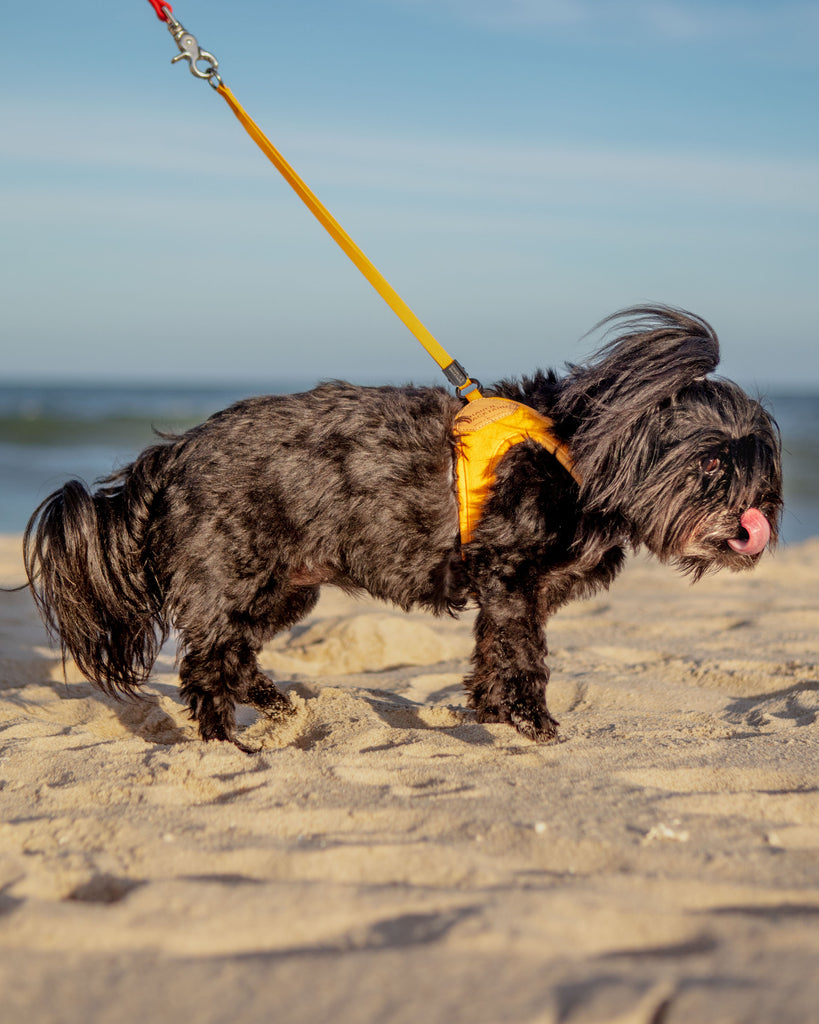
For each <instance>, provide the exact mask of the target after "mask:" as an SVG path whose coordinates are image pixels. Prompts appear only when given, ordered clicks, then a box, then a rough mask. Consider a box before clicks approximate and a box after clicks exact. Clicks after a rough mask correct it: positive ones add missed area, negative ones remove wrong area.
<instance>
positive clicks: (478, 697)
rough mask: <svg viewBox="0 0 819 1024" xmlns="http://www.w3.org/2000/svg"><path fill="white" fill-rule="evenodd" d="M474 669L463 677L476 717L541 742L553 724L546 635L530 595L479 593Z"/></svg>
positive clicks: (553, 732)
mask: <svg viewBox="0 0 819 1024" xmlns="http://www.w3.org/2000/svg"><path fill="white" fill-rule="evenodd" d="M478 604H479V611H478V615H477V618H476V620H475V651H474V654H473V658H472V660H473V664H474V666H475V667H474V671H473V672H472V675H471V676H469V677H468V678H467V679H466V680H465V685H466V688H467V690H469V692H470V699H469V704H470V706H471V707H473V708H475V711H476V717H477V719H478V721H479V722H508V723H509V724H511V725H514V726H515V728H516V729H517V730H518V732H519V733H521V734H522V735H523V736H526V737H527V738H529V739H531V740H535V742H537V743H546V742H548V741H549V740H552V739H554V738H555V736H556V735H557V725H558V723H557V722H556V721H555V719H554V718H552V716H551V715H550V714H549V710H548V708H547V707H546V684H547V683H548V682H549V669H548V667H547V665H546V655H547V653H548V650H547V647H546V634H545V632H544V629H543V625H542V623H541V621H540V618H539V616H538V610H537V599H536V597H535V596H534V595H532V596H527V595H524V594H520V593H514V592H512V593H510V592H509V591H506V590H505V588H504V593H503V594H498V595H488V594H484V595H481V594H478Z"/></svg>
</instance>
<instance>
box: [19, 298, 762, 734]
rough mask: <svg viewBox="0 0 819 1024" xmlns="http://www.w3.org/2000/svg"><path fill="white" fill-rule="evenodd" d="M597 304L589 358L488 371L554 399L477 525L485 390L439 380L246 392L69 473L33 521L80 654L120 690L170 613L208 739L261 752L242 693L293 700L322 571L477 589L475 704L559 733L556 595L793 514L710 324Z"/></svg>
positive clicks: (731, 559) (405, 596) (432, 601)
mask: <svg viewBox="0 0 819 1024" xmlns="http://www.w3.org/2000/svg"><path fill="white" fill-rule="evenodd" d="M603 325H605V328H606V330H607V332H608V333H607V335H606V338H607V339H608V340H606V341H605V344H604V345H603V347H602V348H601V349H600V350H599V351H598V352H597V353H596V354H595V356H593V357H592V359H591V360H589V361H588V362H586V363H581V364H577V365H573V364H569V365H568V366H567V368H566V371H565V372H564V374H563V375H562V376H560V375H558V374H557V373H556V372H554V371H548V372H542V371H537V372H536V373H535V374H534V375H533V376H532V377H523V378H521V379H520V380H503V381H500V382H499V383H497V384H495V385H494V387H492V388H490V389H486V395H487V396H488V397H487V398H486V399H485V400H484V401H488V402H491V401H498V400H501V401H502V403H503V402H505V403H506V404H505V405H504V406H503V407H504V408H507V407H508V408H511V409H515V410H522V411H523V412H524V413H525V414H526V415H528V416H529V417H530V418H531V417H534V418H539V419H540V420H541V421H542V422H543V423H545V424H546V425H547V426H548V428H549V433H548V435H547V436H549V437H551V438H552V440H553V443H551V444H550V443H547V442H546V441H544V440H543V438H541V437H539V435H538V434H537V432H536V431H534V430H529V429H528V428H524V429H523V430H522V432H520V433H519V436H516V437H515V438H513V443H510V444H509V445H508V447H507V448H506V449H505V450H504V451H503V452H502V454H501V455H500V456H499V457H498V458H496V459H495V461H494V463H492V464H491V466H490V473H489V477H488V478H487V479H485V480H484V482H483V485H482V486H483V491H482V493H481V495H480V496H479V503H478V504H479V507H478V509H477V514H476V515H473V516H472V521H471V522H470V523H469V526H468V531H467V532H466V533H465V532H464V526H463V524H462V522H461V519H462V515H461V513H462V512H463V509H462V508H460V509H459V504H461V505H462V504H463V501H460V502H459V497H460V498H461V499H463V495H462V494H461V491H460V485H461V483H462V481H461V480H460V479H459V477H458V466H459V459H460V461H461V462H463V435H462V427H461V424H462V421H463V415H464V412H465V411H466V412H469V410H470V403H468V402H467V401H466V400H465V399H464V398H463V397H461V395H460V394H458V395H456V394H451V393H449V392H448V391H447V390H445V389H444V388H436V387H412V386H409V387H403V388H396V387H359V386H355V385H352V384H348V383H344V382H332V383H324V384H321V385H319V386H318V387H316V388H315V389H314V390H311V391H308V392H305V393H303V394H293V395H273V396H267V397H258V398H249V399H247V400H245V401H240V402H238V403H237V404H235V405H233V406H231V407H230V408H228V409H226V410H224V411H222V412H219V413H217V414H216V415H214V416H213V417H211V418H210V419H209V420H207V421H206V422H205V423H203V424H201V425H200V426H197V427H194V428H193V429H192V430H189V431H188V432H187V433H184V434H181V435H161V440H160V441H159V442H158V443H156V444H154V445H153V446H151V447H149V448H147V449H146V450H145V451H144V452H143V453H142V454H141V455H139V456H138V458H137V459H136V460H135V461H134V462H133V463H131V464H130V465H128V466H126V467H125V468H124V469H122V470H120V471H119V472H117V473H115V474H113V475H112V476H110V477H107V478H105V479H104V480H101V481H98V482H97V489H96V490H95V491H90V490H89V489H88V488H87V487H86V486H85V485H84V484H83V483H81V482H79V481H76V480H74V481H70V482H68V483H66V484H65V486H64V487H62V488H60V489H59V490H57V491H56V492H55V493H53V494H52V495H50V496H49V497H48V498H47V499H46V500H45V501H44V502H43V503H42V504H41V505H40V506H39V507H38V508H37V509H36V510H35V512H34V513H33V515H32V517H31V519H30V521H29V523H28V526H27V529H26V531H25V536H24V542H23V543H24V557H25V566H26V572H27V576H28V581H29V586H30V588H31V590H32V593H33V596H34V599H35V601H36V603H37V605H38V608H39V610H40V612H41V614H42V616H43V618H44V620H45V623H46V625H47V627H48V628H49V631H50V632H51V634H52V635H57V636H59V641H60V644H61V647H62V653H63V659H64V660H65V658H66V657H67V655H69V654H70V655H71V657H73V659H74V661H75V662H76V664H77V665H78V667H79V668H80V670H81V671H82V672H83V673H84V674H85V675H86V676H87V677H88V678H89V679H90V680H92V681H93V682H94V683H96V684H97V685H98V686H99V687H100V688H101V689H102V690H103V691H105V692H107V693H109V694H114V695H118V694H133V693H134V691H135V690H136V689H137V688H138V687H139V685H140V684H141V683H143V682H144V681H145V680H146V679H147V677H148V675H149V674H150V672H151V668H152V666H153V664H154V661H155V658H156V655H157V653H158V650H159V648H160V646H161V645H162V643H163V642H164V641H165V640H166V639H167V637H168V635H169V633H170V630H171V629H172V628H173V629H175V631H176V633H177V635H178V640H179V651H180V657H181V663H180V670H179V675H180V694H181V696H182V698H183V699H184V701H185V702H186V703H187V705H188V707H189V709H190V715H191V717H192V719H194V720H195V721H196V722H197V724H198V728H199V733H200V735H201V737H202V739H203V740H223V741H229V742H232V743H234V744H236V746H238V747H239V748H240V749H242V750H248V751H249V750H250V748H249V747H248V746H247V745H246V744H245V743H243V741H242V739H241V738H240V736H239V735H238V734H237V729H236V722H235V706H236V704H237V703H247V704H251V705H253V706H255V707H256V708H257V709H259V710H260V711H261V712H263V713H264V714H266V715H267V716H268V717H269V718H270V719H273V720H276V719H283V718H285V717H286V716H288V715H290V714H292V713H293V708H292V705H291V703H290V701H289V698H288V697H287V696H286V694H284V693H282V692H281V691H280V690H279V689H278V688H277V687H276V686H275V684H274V683H273V682H272V681H271V680H270V679H269V678H268V677H267V676H266V675H264V674H263V673H262V672H261V670H260V669H259V667H258V664H257V660H256V656H257V653H258V652H259V650H260V648H261V646H262V645H263V644H264V643H265V641H267V640H269V639H270V638H271V637H272V636H273V635H274V634H276V633H277V632H279V631H280V630H285V629H288V628H290V627H292V626H294V625H295V624H296V623H297V622H299V620H301V619H303V618H304V617H305V616H306V615H307V614H308V613H309V612H310V611H311V610H312V609H313V608H314V606H315V604H316V601H317V599H318V596H319V590H320V588H321V586H322V585H324V584H330V585H332V586H336V587H340V588H341V589H342V590H345V591H349V592H361V591H366V592H368V593H369V594H371V595H373V596H374V597H376V598H380V599H382V600H385V601H389V602H392V603H393V604H395V605H397V606H398V607H399V608H402V609H405V610H409V609H411V608H415V607H420V608H425V609H428V610H429V611H431V612H434V613H435V614H442V613H449V614H452V615H457V614H458V613H459V612H460V611H461V610H462V609H464V608H465V606H466V605H467V603H469V602H471V601H472V602H474V603H475V604H476V605H477V616H476V619H475V626H474V635H475V647H474V653H473V656H472V670H471V673H470V675H469V676H468V677H467V678H466V679H465V681H464V685H465V688H466V691H467V694H468V704H469V706H470V707H471V708H473V709H474V711H475V717H476V719H477V721H478V722H483V723H489V722H504V723H508V724H510V725H512V726H514V727H515V728H516V729H517V730H518V732H519V733H521V734H522V735H523V736H525V737H528V738H529V739H531V740H534V741H536V742H547V741H549V740H552V739H554V738H555V736H556V734H557V732H556V731H557V725H558V723H557V722H556V721H555V719H554V718H553V717H552V716H551V715H550V713H549V711H548V708H547V704H546V685H547V682H548V679H549V670H548V667H547V664H546V657H547V645H546V636H545V623H546V621H547V620H548V618H549V616H550V615H552V614H553V613H554V612H555V611H556V610H557V609H558V608H560V607H561V606H562V605H564V604H566V602H567V601H570V600H572V599H575V598H580V597H585V596H588V595H590V594H592V593H594V592H595V591H598V590H600V589H604V588H608V587H609V585H610V584H611V582H612V581H613V580H614V578H615V577H616V576H617V574H618V572H619V571H620V570H621V568H622V566H623V563H624V560H625V555H626V552H627V551H628V550H636V549H638V548H641V547H644V548H646V549H647V550H648V551H649V552H651V553H652V554H653V555H655V556H656V557H657V558H658V559H659V560H660V561H662V562H668V563H671V564H673V565H675V566H676V567H677V568H679V569H680V570H681V571H682V572H684V573H688V574H690V575H691V576H692V577H693V578H694V579H699V578H700V577H701V576H702V575H703V574H704V573H706V572H708V571H710V570H715V569H720V568H727V569H731V570H742V569H750V568H752V567H753V566H754V565H755V564H756V563H757V562H758V560H759V558H760V556H761V554H762V552H763V550H764V549H765V548H766V547H768V546H773V545H774V544H775V543H776V540H777V536H778V529H779V519H780V516H781V511H782V496H781V491H782V485H781V444H780V437H779V431H778V428H777V426H776V423H775V422H774V420H773V419H772V417H771V416H770V415H769V414H768V412H766V410H765V409H764V408H763V407H762V405H761V404H760V403H759V402H758V401H755V400H753V399H752V398H750V397H749V396H748V395H747V394H746V393H745V392H744V391H743V390H742V389H741V388H740V387H738V386H737V385H736V384H734V383H732V382H730V381H728V380H725V379H721V378H717V377H714V376H712V374H713V371H714V370H715V368H716V366H717V363H718V361H719V344H718V340H717V337H716V335H715V333H714V330H713V329H712V328H711V326H710V325H709V324H708V323H707V322H706V321H705V320H703V319H701V318H700V317H698V316H695V315H693V314H691V313H687V312H685V311H682V310H678V309H674V308H672V307H668V306H647V307H635V308H632V309H629V310H625V311H623V312H621V313H618V314H615V315H614V316H613V317H610V318H609V319H608V320H606V321H603ZM598 326H601V325H598ZM604 340H605V339H604ZM512 403H517V404H516V405H512ZM561 455H562V458H561V457H560V456H561ZM474 511H475V510H473V512H474Z"/></svg>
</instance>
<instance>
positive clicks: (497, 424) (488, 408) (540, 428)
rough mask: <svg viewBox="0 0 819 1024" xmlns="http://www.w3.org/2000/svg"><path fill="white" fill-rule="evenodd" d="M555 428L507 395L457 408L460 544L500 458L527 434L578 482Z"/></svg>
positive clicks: (471, 528)
mask: <svg viewBox="0 0 819 1024" xmlns="http://www.w3.org/2000/svg"><path fill="white" fill-rule="evenodd" d="M553 427H554V424H553V422H552V420H550V419H549V418H548V416H542V415H541V414H540V413H538V412H535V410H534V409H530V408H529V406H527V405H521V404H520V402H513V401H511V400H510V399H507V398H478V399H476V400H475V401H473V402H470V403H469V405H467V406H465V407H464V408H463V409H462V410H461V411H460V412H459V413H458V415H457V416H456V417H455V440H456V444H457V451H458V465H457V477H458V512H459V516H460V522H461V543H462V544H468V543H469V541H470V540H472V535H473V533H474V532H475V527H476V526H477V525H478V521H479V520H480V517H481V512H482V511H483V506H484V505H485V503H486V499H487V498H488V496H489V489H490V488H491V486H492V484H493V482H494V480H495V472H496V470H497V467H498V463H499V462H500V460H501V459H502V458H503V456H504V455H505V454H506V453H507V452H508V451H509V449H510V448H512V447H513V446H514V445H516V444H520V442H521V441H525V440H527V439H529V438H531V440H533V441H536V442H537V443H538V444H540V445H543V447H544V448H545V449H546V450H547V451H548V452H551V454H552V455H554V457H555V458H556V459H557V461H558V462H559V463H560V464H561V466H563V468H564V469H565V470H566V471H567V472H568V473H570V474H571V475H572V477H573V478H574V479H575V480H576V481H577V482H578V483H580V477H579V476H578V475H577V473H576V472H575V470H574V463H573V461H572V456H571V453H570V452H569V449H568V446H567V445H566V444H564V442H563V441H560V440H558V438H556V437H555V435H554V433H553Z"/></svg>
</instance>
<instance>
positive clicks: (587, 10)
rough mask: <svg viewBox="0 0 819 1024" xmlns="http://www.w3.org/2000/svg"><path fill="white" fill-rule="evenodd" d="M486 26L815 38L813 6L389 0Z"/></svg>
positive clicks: (668, 0)
mask: <svg viewBox="0 0 819 1024" xmlns="http://www.w3.org/2000/svg"><path fill="white" fill-rule="evenodd" d="M393 3H394V4H396V5H397V6H401V7H404V8H410V9H415V10H420V9H424V8H426V9H428V10H429V11H431V12H433V13H435V14H437V15H440V14H442V13H443V14H448V15H449V16H450V17H454V18H456V19H458V20H461V21H464V22H467V23H470V24H473V25H478V26H483V27H485V28H491V29H500V30H507V31H532V30H534V31H537V30H554V31H561V30H562V31H572V30H578V29H579V30H582V31H583V32H584V34H586V35H588V34H590V33H591V34H592V35H598V36H599V37H600V38H602V39H606V38H609V39H611V38H618V39H622V38H623V37H631V36H632V35H633V34H635V33H636V34H637V35H638V36H639V37H645V36H649V37H654V38H660V39H665V40H677V41H709V40H711V41H720V40H733V41H735V40H737V39H741V40H746V41H752V40H754V39H756V40H758V41H766V40H767V41H768V42H770V39H771V36H775V37H777V38H779V39H780V40H787V39H788V37H790V39H791V43H792V45H793V46H794V47H798V46H800V45H802V44H803V43H804V41H805V38H806V37H807V38H811V39H812V38H815V32H816V30H817V28H819V10H817V5H816V4H813V3H811V4H809V3H803V2H791V3H783V4H776V5H773V4H770V5H769V4H753V3H748V2H747V0H744V2H742V3H738V2H736V3H725V2H721V3H714V2H713V0H696V2H679V0H627V2H620V3H611V2H607V0H393Z"/></svg>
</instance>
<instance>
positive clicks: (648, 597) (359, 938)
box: [0, 537, 819, 1024]
mask: <svg viewBox="0 0 819 1024" xmlns="http://www.w3.org/2000/svg"><path fill="white" fill-rule="evenodd" d="M20 579H21V569H20V557H19V539H18V538H11V537H9V538H3V539H2V541H0V581H2V582H3V583H6V584H10V583H13V582H18V581H19V580H20ZM470 628H471V615H469V614H467V615H465V616H464V617H463V618H462V619H460V620H458V621H450V620H438V619H434V618H432V617H430V616H425V615H404V614H402V613H400V612H395V611H393V610H392V609H390V608H388V607H385V606H383V605H377V604H375V603H374V602H371V601H369V600H361V601H356V600H352V599H350V598H348V597H345V596H343V595H340V594H338V593H337V592H333V591H327V593H326V594H325V596H324V597H323V598H322V601H321V603H320V605H319V607H318V608H317V610H316V612H315V614H314V615H313V616H312V617H311V618H310V620H309V621H308V622H307V623H306V625H305V626H304V627H300V628H298V629H297V630H295V631H294V632H293V633H292V634H290V635H286V636H281V637H278V638H277V639H276V640H275V641H274V642H273V643H272V644H271V645H269V646H268V647H267V648H266V649H265V651H264V652H263V655H262V659H261V661H262V665H263V667H264V669H265V670H266V671H268V672H269V673H270V674H271V675H273V676H274V677H275V678H276V679H278V680H280V681H281V684H282V685H283V686H284V687H286V688H287V689H288V690H289V692H290V694H291V696H292V698H293V700H294V702H295V704H296V706H297V715H296V716H295V717H294V718H293V719H292V720H290V721H288V722H287V723H286V724H284V725H283V726H279V727H273V726H271V725H269V724H267V723H266V722H264V721H262V720H257V718H256V715H255V713H253V712H252V711H251V710H250V709H243V710H242V712H241V721H242V724H243V726H244V727H245V728H246V730H247V734H248V736H249V737H250V738H252V739H253V740H254V741H255V742H257V743H259V744H261V745H262V746H263V750H262V752H261V753H260V754H258V755H255V756H247V755H244V754H242V753H240V752H239V751H238V750H236V749H235V748H233V747H232V746H229V745H224V744H209V745H205V744H203V743H201V742H199V741H198V739H197V738H196V733H195V730H194V728H193V727H192V725H191V723H190V722H189V721H188V719H187V716H186V714H185V712H184V709H183V708H182V707H181V705H180V704H179V701H178V696H177V675H176V670H175V664H174V651H173V648H172V647H170V646H169V647H168V648H167V649H166V650H165V651H163V654H162V656H161V658H160V660H159V663H158V665H157V668H156V671H155V673H154V675H153V676H152V678H151V680H150V683H149V684H148V686H147V687H146V691H145V692H146V698H145V700H143V701H139V702H127V703H118V702H116V701H114V700H111V699H108V698H106V697H103V696H101V695H100V694H99V693H97V692H96V691H95V690H93V688H92V687H91V686H90V685H89V684H88V683H86V682H84V681H83V680H82V678H81V677H80V676H79V674H78V673H77V671H76V669H75V668H74V667H73V666H72V665H69V666H68V667H67V671H66V675H67V679H68V682H67V683H66V682H65V681H64V677H63V669H62V665H61V663H60V659H59V656H58V654H57V653H56V652H55V650H54V649H53V648H52V647H51V646H50V645H49V644H48V642H47V639H46V637H45V635H44V632H43V629H42V627H41V625H40V624H39V620H38V619H37V616H36V614H35V612H34V609H33V606H32V603H31V600H30V598H29V597H28V595H27V594H25V593H22V594H13V595H10V594H0V949H1V951H0V993H1V994H2V1020H3V1021H4V1024H16V1022H18V1021H19V1022H23V1021H25V1022H27V1024H31V1022H36V1024H39V1022H51V1021H53V1022H61V1024H64V1022H72V1024H73V1022H75V1021H76V1022H80V1021H82V1022H87V1021H101V1022H109V1021H110V1022H127V1024H130V1022H132V1021H133V1022H136V1021H140V1022H141V1021H165V1020H171V1019H173V1020H176V1019H177V1018H179V1017H183V1019H184V1018H187V1019H190V1020H193V1021H196V1022H197V1024H199V1022H220V1021H231V1022H245V1021H247V1022H251V1021H262V1020H264V1021H268V1020H273V1021H276V1022H282V1024H290V1022H293V1024H301V1022H304V1024H308V1022H309V1024H317V1022H324V1021H334V1022H340V1024H359V1022H387V1021H389V1022H393V1021H394V1022H400V1024H404V1022H407V1024H410V1022H412V1024H417V1022H418V1021H419V1020H420V1021H424V1022H434V1024H438V1022H440V1024H458V1022H461V1021H463V1022H467V1021H468V1022H470V1024H484V1022H485V1024H499V1022H506V1021H508V1022H513V1024H518V1022H519V1024H551V1022H555V1024H557V1022H578V1024H581V1022H582V1024H586V1022H588V1024H592V1022H594V1024H598V1022H599V1024H652V1022H653V1024H660V1022H662V1024H676V1022H681V1021H692V1022H695V1021H696V1022H709V1024H710V1022H722V1021H725V1022H740V1021H741V1022H746V1021H747V1022H760V1024H762V1022H765V1024H768V1022H771V1021H776V1022H777V1024H789V1022H800V1024H801V1022H808V1021H813V1020H815V1019H816V1005H817V1001H819V970H817V968H819V888H817V884H818V883H819V772H817V768H818V767H819V732H817V730H819V725H817V712H819V656H818V655H817V637H819V541H813V542H809V543H807V544H804V545H801V546H799V547H794V548H791V549H787V550H784V551H782V552H780V553H778V554H777V555H776V556H775V557H766V559H765V560H764V561H763V564H762V565H761V566H760V568H759V570H758V571H757V572H756V573H754V574H752V575H747V576H728V575H725V576H717V577H714V578H712V579H709V580H706V581H703V582H702V583H700V584H698V585H697V586H696V587H692V586H690V585H689V583H688V582H687V581H685V580H682V579H679V578H678V577H676V576H675V575H674V574H673V573H672V572H671V571H670V570H668V569H667V568H664V567H661V566H657V565H655V564H652V563H650V562H648V561H647V560H642V559H637V560H635V561H634V562H633V563H632V564H631V565H630V567H629V568H628V570H627V571H626V573H625V574H624V575H623V577H622V579H621V580H620V581H618V583H617V584H615V587H614V588H613V589H612V591H611V592H609V593H608V594H604V595H599V596H597V597H596V598H594V599H592V600H590V601H588V602H585V603H581V604H575V605H572V606H571V607H569V608H568V609H566V610H564V611H563V612H562V613H561V614H560V615H559V616H558V617H557V618H556V619H555V621H554V622H553V623H552V625H551V627H550V646H551V648H552V650H553V655H552V669H553V675H552V683H551V685H550V706H551V709H552V711H553V713H554V714H555V715H556V717H557V718H559V719H560V721H561V737H560V741H559V742H557V743H555V744H553V745H550V746H545V747H538V746H535V745H533V744H531V743H529V742H527V741H525V740H524V739H522V738H521V737H520V736H518V735H517V734H516V733H515V732H513V731H512V730H510V729H508V728H506V727H504V726H483V725H478V724H476V723H475V722H474V719H473V718H472V717H471V715H470V714H469V712H468V711H467V710H466V709H465V707H464V702H463V697H462V692H461V688H460V680H461V678H462V676H463V674H464V672H465V671H466V670H467V669H468V657H469V651H470Z"/></svg>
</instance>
